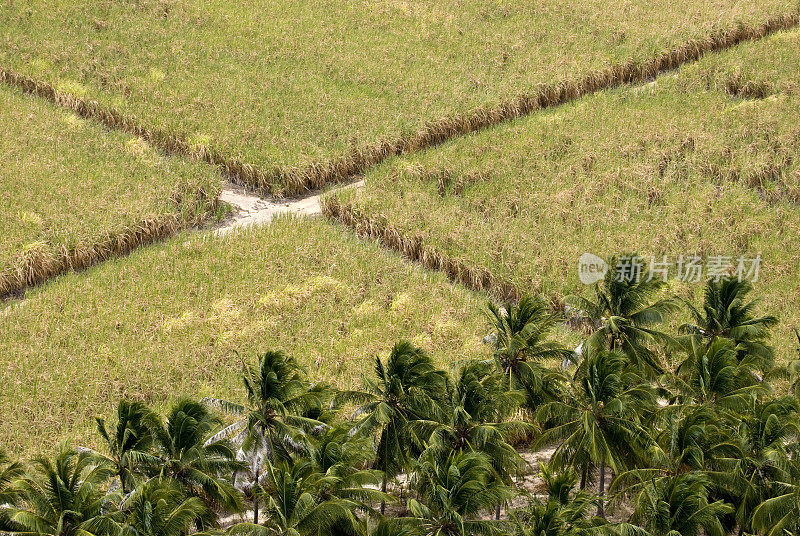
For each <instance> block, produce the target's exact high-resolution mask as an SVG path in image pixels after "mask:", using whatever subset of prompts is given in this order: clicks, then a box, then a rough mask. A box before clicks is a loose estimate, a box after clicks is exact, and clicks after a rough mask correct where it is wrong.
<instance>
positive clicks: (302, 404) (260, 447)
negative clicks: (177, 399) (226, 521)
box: [202, 351, 325, 524]
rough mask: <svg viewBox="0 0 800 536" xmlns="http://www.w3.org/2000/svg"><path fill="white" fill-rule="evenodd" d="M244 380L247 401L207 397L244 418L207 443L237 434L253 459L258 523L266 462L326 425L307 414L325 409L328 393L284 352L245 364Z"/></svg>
mask: <svg viewBox="0 0 800 536" xmlns="http://www.w3.org/2000/svg"><path fill="white" fill-rule="evenodd" d="M242 380H243V383H244V388H245V392H246V394H247V404H245V405H243V404H235V403H233V402H228V401H226V400H221V399H218V398H204V399H203V400H202V402H204V403H206V404H208V405H211V406H214V407H217V408H219V409H221V410H222V411H224V412H226V413H228V414H232V415H237V416H239V417H240V419H238V420H237V421H236V422H234V423H233V424H231V425H229V426H227V427H225V428H224V429H222V430H221V431H220V432H218V433H216V434H214V435H213V436H211V437H209V439H208V440H207V442H209V443H210V442H214V441H219V440H222V439H228V438H231V437H233V438H234V441H235V442H237V443H240V444H241V456H240V457H243V458H245V459H246V461H247V462H248V465H249V467H248V471H249V475H248V476H249V479H248V484H247V485H246V486H245V490H244V491H245V493H246V495H248V497H249V498H250V499H251V500H252V501H253V523H255V524H258V499H257V498H256V497H257V495H258V487H259V485H260V484H259V482H260V479H261V473H262V467H263V464H264V461H265V460H267V459H269V460H275V459H276V457H280V458H284V459H288V458H289V457H290V453H291V452H293V451H295V450H297V449H298V448H303V445H304V444H305V441H306V438H305V430H307V429H312V428H316V427H321V426H323V423H321V422H320V421H318V420H317V419H312V418H308V417H307V416H305V415H304V413H306V412H308V411H309V410H310V409H312V408H320V407H321V404H322V398H323V397H324V396H325V393H324V392H321V391H320V390H319V389H312V386H311V385H310V384H309V383H308V382H307V381H306V379H305V371H304V370H303V368H302V367H301V366H300V365H299V364H298V363H297V361H295V359H294V358H292V357H290V356H287V355H286V354H284V353H283V352H279V351H278V352H275V351H269V352H266V353H264V354H263V355H261V356H260V357H259V360H258V366H257V367H253V366H249V365H245V366H244V367H243V372H242Z"/></svg>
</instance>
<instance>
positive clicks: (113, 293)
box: [0, 218, 489, 455]
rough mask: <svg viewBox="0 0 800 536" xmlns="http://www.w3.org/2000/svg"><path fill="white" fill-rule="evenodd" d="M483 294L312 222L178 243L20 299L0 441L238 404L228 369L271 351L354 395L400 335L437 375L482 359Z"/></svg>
mask: <svg viewBox="0 0 800 536" xmlns="http://www.w3.org/2000/svg"><path fill="white" fill-rule="evenodd" d="M484 307H485V299H484V298H483V297H481V296H479V295H476V294H474V293H471V292H469V291H467V290H465V289H463V288H458V287H455V286H453V285H451V284H450V283H448V281H447V279H446V278H445V276H444V275H442V274H437V273H432V272H427V271H423V270H421V269H419V268H418V267H415V266H413V265H412V264H410V263H408V262H405V261H403V260H402V259H401V258H400V257H399V256H397V255H394V254H391V253H389V252H386V251H384V250H381V249H380V248H379V247H378V246H376V245H374V244H367V243H364V242H362V241H360V240H358V239H357V238H355V237H354V236H353V235H352V234H350V233H348V232H347V231H346V230H344V229H342V228H338V227H335V226H332V225H330V224H328V223H325V222H324V221H323V220H321V219H316V220H313V219H312V220H295V219H289V218H281V219H277V220H275V221H274V222H273V223H272V224H271V225H270V226H267V227H260V228H256V229H250V230H246V231H242V232H238V233H230V234H228V235H225V236H224V237H217V236H215V235H212V234H207V233H206V234H200V233H194V234H189V233H185V234H182V235H180V236H178V237H176V238H173V239H171V240H169V241H167V242H165V243H163V244H160V245H154V246H150V247H146V248H141V249H140V250H138V251H137V252H136V253H134V254H132V255H131V256H129V257H126V258H120V259H116V260H112V261H109V262H106V263H104V264H102V265H100V266H96V267H94V268H91V269H89V270H88V271H85V272H81V273H71V274H69V275H67V276H64V277H61V278H59V279H57V280H55V281H53V282H52V283H50V284H47V285H44V286H42V287H39V288H37V289H34V290H30V291H28V294H27V298H26V299H25V301H23V302H20V303H19V304H17V305H11V306H10V308H8V309H6V310H5V311H4V314H3V316H0V359H2V362H3V367H2V372H0V381H1V382H2V383H3V385H4V388H3V389H2V391H0V414H2V415H3V421H4V426H3V430H2V431H0V444H2V445H4V447H5V448H7V449H8V450H9V451H11V452H14V453H15V454H18V455H23V454H33V453H36V452H41V451H43V450H44V451H47V450H49V449H50V448H51V447H52V446H53V445H55V444H56V443H57V442H58V441H60V440H62V439H66V438H71V439H72V440H73V442H74V443H75V444H86V445H90V446H92V445H94V442H95V441H96V434H94V421H93V417H94V416H95V415H98V414H99V415H105V414H108V413H109V412H110V411H111V409H112V407H115V406H116V404H117V402H118V400H120V399H121V398H123V397H127V398H129V399H132V400H143V401H146V402H148V403H150V404H154V405H155V406H156V407H161V406H162V405H163V404H166V403H167V402H168V401H171V400H174V399H176V398H178V397H180V396H192V397H200V396H224V397H226V398H233V399H235V398H236V397H237V396H239V395H240V394H241V393H242V391H243V390H242V389H241V380H240V377H239V373H240V370H241V364H242V360H248V362H252V361H253V360H255V359H256V357H257V355H258V353H263V352H264V351H266V350H268V349H275V350H277V349H280V350H284V351H286V352H288V353H290V354H291V355H293V356H295V357H296V358H297V359H298V360H299V361H300V363H302V364H303V365H304V366H305V367H307V368H308V371H309V374H310V377H311V378H312V379H313V380H314V381H318V382H328V383H332V384H335V385H337V386H339V387H342V388H360V387H361V376H362V373H364V374H371V373H372V369H373V367H374V362H375V357H377V356H381V357H385V356H386V354H387V353H388V351H389V350H390V349H391V347H392V345H393V344H394V343H395V342H396V341H397V340H399V339H401V338H405V339H407V340H411V341H413V342H414V343H416V344H418V345H420V346H422V347H423V348H425V349H426V350H428V351H429V352H430V353H431V354H432V356H434V357H435V359H436V360H437V362H438V363H440V364H441V365H442V366H449V365H450V364H452V363H454V362H456V361H459V360H462V359H468V358H476V357H478V358H480V357H489V354H488V349H487V348H486V346H485V345H483V344H482V342H481V339H482V338H483V336H484V335H486V333H487V332H488V327H487V324H486V320H485V318H484V316H483V311H484Z"/></svg>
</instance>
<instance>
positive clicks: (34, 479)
mask: <svg viewBox="0 0 800 536" xmlns="http://www.w3.org/2000/svg"><path fill="white" fill-rule="evenodd" d="M113 474H114V469H113V468H112V467H110V466H108V465H105V464H103V463H98V460H97V457H96V456H95V455H94V454H93V453H91V452H89V451H82V452H77V451H75V450H73V449H71V448H70V447H68V446H66V445H62V446H61V447H59V450H58V453H57V454H56V456H55V459H53V460H52V461H51V460H49V459H48V458H45V457H39V458H36V459H35V460H34V462H33V474H32V475H31V476H28V477H25V478H23V479H21V480H19V481H18V482H17V483H16V485H15V487H16V489H17V493H18V496H17V499H16V501H15V502H16V505H15V506H13V507H10V508H8V517H7V519H8V521H9V522H10V523H11V528H12V531H11V532H12V533H16V534H31V535H42V536H44V535H53V536H56V535H57V536H101V535H106V534H116V533H117V532H118V531H119V525H118V524H117V522H116V521H115V520H114V517H113V515H112V514H108V513H107V512H113V510H114V509H113V504H112V502H113V499H114V497H113V495H107V494H106V492H105V489H104V486H105V485H106V484H107V483H108V481H109V479H110V478H111V476H112V475H113Z"/></svg>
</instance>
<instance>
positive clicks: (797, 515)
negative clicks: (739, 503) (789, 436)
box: [752, 458, 800, 536]
mask: <svg viewBox="0 0 800 536" xmlns="http://www.w3.org/2000/svg"><path fill="white" fill-rule="evenodd" d="M772 486H773V487H774V494H773V495H772V496H771V497H769V498H766V499H765V500H764V501H763V502H762V503H761V504H759V505H758V506H757V507H756V509H755V510H754V511H753V516H752V527H753V529H754V530H755V531H757V532H758V534H764V535H765V536H781V535H785V534H798V533H800V460H798V459H797V458H793V459H783V460H781V474H780V477H779V478H776V479H775V480H774V481H773V482H772Z"/></svg>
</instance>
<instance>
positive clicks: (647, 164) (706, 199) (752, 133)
mask: <svg viewBox="0 0 800 536" xmlns="http://www.w3.org/2000/svg"><path fill="white" fill-rule="evenodd" d="M796 39H797V32H792V33H787V34H783V35H780V36H775V37H774V38H773V39H771V40H768V41H765V42H763V43H758V44H754V45H752V47H751V49H748V57H752V58H754V62H755V61H757V60H755V58H758V57H759V56H760V55H763V56H764V57H766V56H768V55H774V56H775V57H777V58H781V57H788V58H794V60H795V61H796V58H797V57H798V50H800V49H799V48H798V47H796V46H794V43H796ZM742 63H743V64H748V63H747V62H745V61H744V60H741V59H739V50H738V49H736V50H732V51H731V52H729V53H727V54H722V55H719V56H716V57H709V58H708V61H705V60H704V61H701V62H700V63H699V64H695V65H692V66H689V67H687V68H685V69H683V70H681V71H680V72H678V73H677V74H674V75H669V76H664V77H659V78H658V79H657V80H656V81H655V82H654V83H652V84H649V85H647V86H644V87H636V88H631V89H624V90H616V91H612V92H604V93H601V94H597V95H595V96H593V97H591V98H586V99H583V100H580V101H577V102H575V103H573V104H570V105H567V106H564V107H560V108H557V109H552V110H549V111H545V112H542V113H538V114H536V115H534V116H531V117H529V118H525V119H522V120H519V121H516V122H514V123H513V124H509V125H505V126H502V127H499V128H495V129H492V130H487V131H484V132H481V133H479V134H476V135H471V136H468V137H466V138H464V139H459V140H455V141H453V142H450V143H447V144H446V145H444V146H443V147H441V148H438V149H433V150H428V151H425V152H423V153H419V154H417V155H413V156H409V157H405V158H396V159H393V160H391V161H389V162H387V163H385V164H384V165H382V166H380V167H379V168H377V169H375V170H374V171H373V172H371V173H369V174H368V175H367V177H366V185H365V188H364V189H363V190H362V191H359V192H343V193H341V194H337V195H334V196H333V199H334V200H336V201H338V202H340V203H344V204H345V205H347V204H350V203H352V204H353V205H354V206H355V207H356V208H357V210H358V211H360V213H362V214H364V215H366V216H367V217H370V218H373V219H374V220H380V221H382V220H381V218H382V217H385V219H386V221H387V222H388V224H390V225H393V226H394V227H395V228H397V230H399V233H400V234H401V235H404V236H407V237H412V238H413V237H416V238H418V243H424V244H427V245H429V246H431V247H433V248H436V249H437V250H438V251H439V252H440V253H441V254H442V255H443V256H444V257H446V258H450V259H455V260H457V261H462V262H463V263H464V264H465V265H467V266H471V267H477V268H486V269H488V271H489V272H491V273H492V274H494V275H495V276H497V277H498V279H500V280H510V281H512V282H513V283H514V284H515V285H516V287H517V288H518V289H520V290H521V291H523V292H532V291H541V292H543V293H545V294H547V295H551V296H556V297H560V296H564V295H565V294H570V293H575V292H580V291H581V290H583V289H584V287H583V285H582V284H580V283H579V281H578V273H577V261H578V257H579V256H580V255H581V254H582V253H584V252H593V253H596V254H600V255H603V256H609V255H614V254H620V253H622V252H639V253H640V254H642V255H644V256H646V257H648V256H650V255H655V256H657V257H658V258H659V259H660V258H661V256H662V255H669V256H671V257H672V258H673V259H675V258H676V257H677V256H678V255H680V254H685V255H691V254H701V255H704V256H714V255H726V256H734V257H738V256H739V255H746V256H748V257H754V256H755V255H756V254H758V253H760V254H761V256H762V258H763V264H762V269H761V273H760V278H759V280H758V282H757V283H756V293H757V294H759V295H760V296H761V297H763V299H764V300H763V310H765V311H770V312H774V313H775V314H777V315H778V316H779V317H780V318H781V321H782V323H781V331H780V332H779V333H778V336H777V337H776V343H777V345H778V347H779V350H780V358H781V359H786V358H789V357H793V354H794V353H793V350H792V349H791V348H790V345H793V344H794V342H795V341H794V339H793V337H794V336H793V334H792V331H791V328H792V326H797V325H800V314H798V312H797V309H796V307H795V303H796V302H797V300H798V299H799V298H800V281H798V279H797V276H796V270H797V266H798V265H800V255H799V254H798V249H797V237H798V236H800V207H798V202H800V126H799V125H798V123H797V115H796V111H797V109H798V108H799V107H800V100H799V99H798V95H797V93H796V92H792V91H783V90H782V89H781V88H790V87H792V84H796V83H797V80H798V78H797V77H798V71H794V72H793V73H792V72H791V71H789V70H788V69H786V70H784V71H783V78H780V79H776V81H777V84H776V86H775V88H776V91H777V93H774V94H772V95H770V96H768V97H767V98H764V99H742V98H738V97H734V96H731V95H730V94H728V93H726V92H725V91H724V89H722V88H720V89H715V87H716V86H715V84H714V83H710V84H707V81H708V79H709V77H708V76H707V75H708V73H710V72H716V73H720V83H721V84H722V83H723V80H724V79H725V75H724V73H727V72H728V71H727V70H723V69H722V67H723V66H725V69H730V72H731V73H735V71H736V65H738V64H742ZM786 64H787V62H778V61H776V63H775V64H774V65H776V66H777V65H781V66H782V67H781V69H783V68H784V67H783V66H785V65H786ZM789 64H790V63H789ZM776 68H777V67H776ZM749 69H750V70H749V71H748V72H751V73H754V74H753V76H755V75H756V74H757V73H758V70H757V69H755V68H754V67H753V66H752V65H751V67H749ZM771 73H773V71H767V72H765V74H764V77H765V79H770V77H772V76H776V75H773V74H771ZM707 85H709V86H710V87H709V88H708V89H707V88H706V86H707ZM673 275H674V274H673ZM700 289H701V287H700V286H699V285H695V286H692V285H688V286H681V285H676V287H675V290H676V291H677V292H679V293H680V294H682V295H683V296H685V297H687V298H697V299H699V297H700V296H699V291H700Z"/></svg>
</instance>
